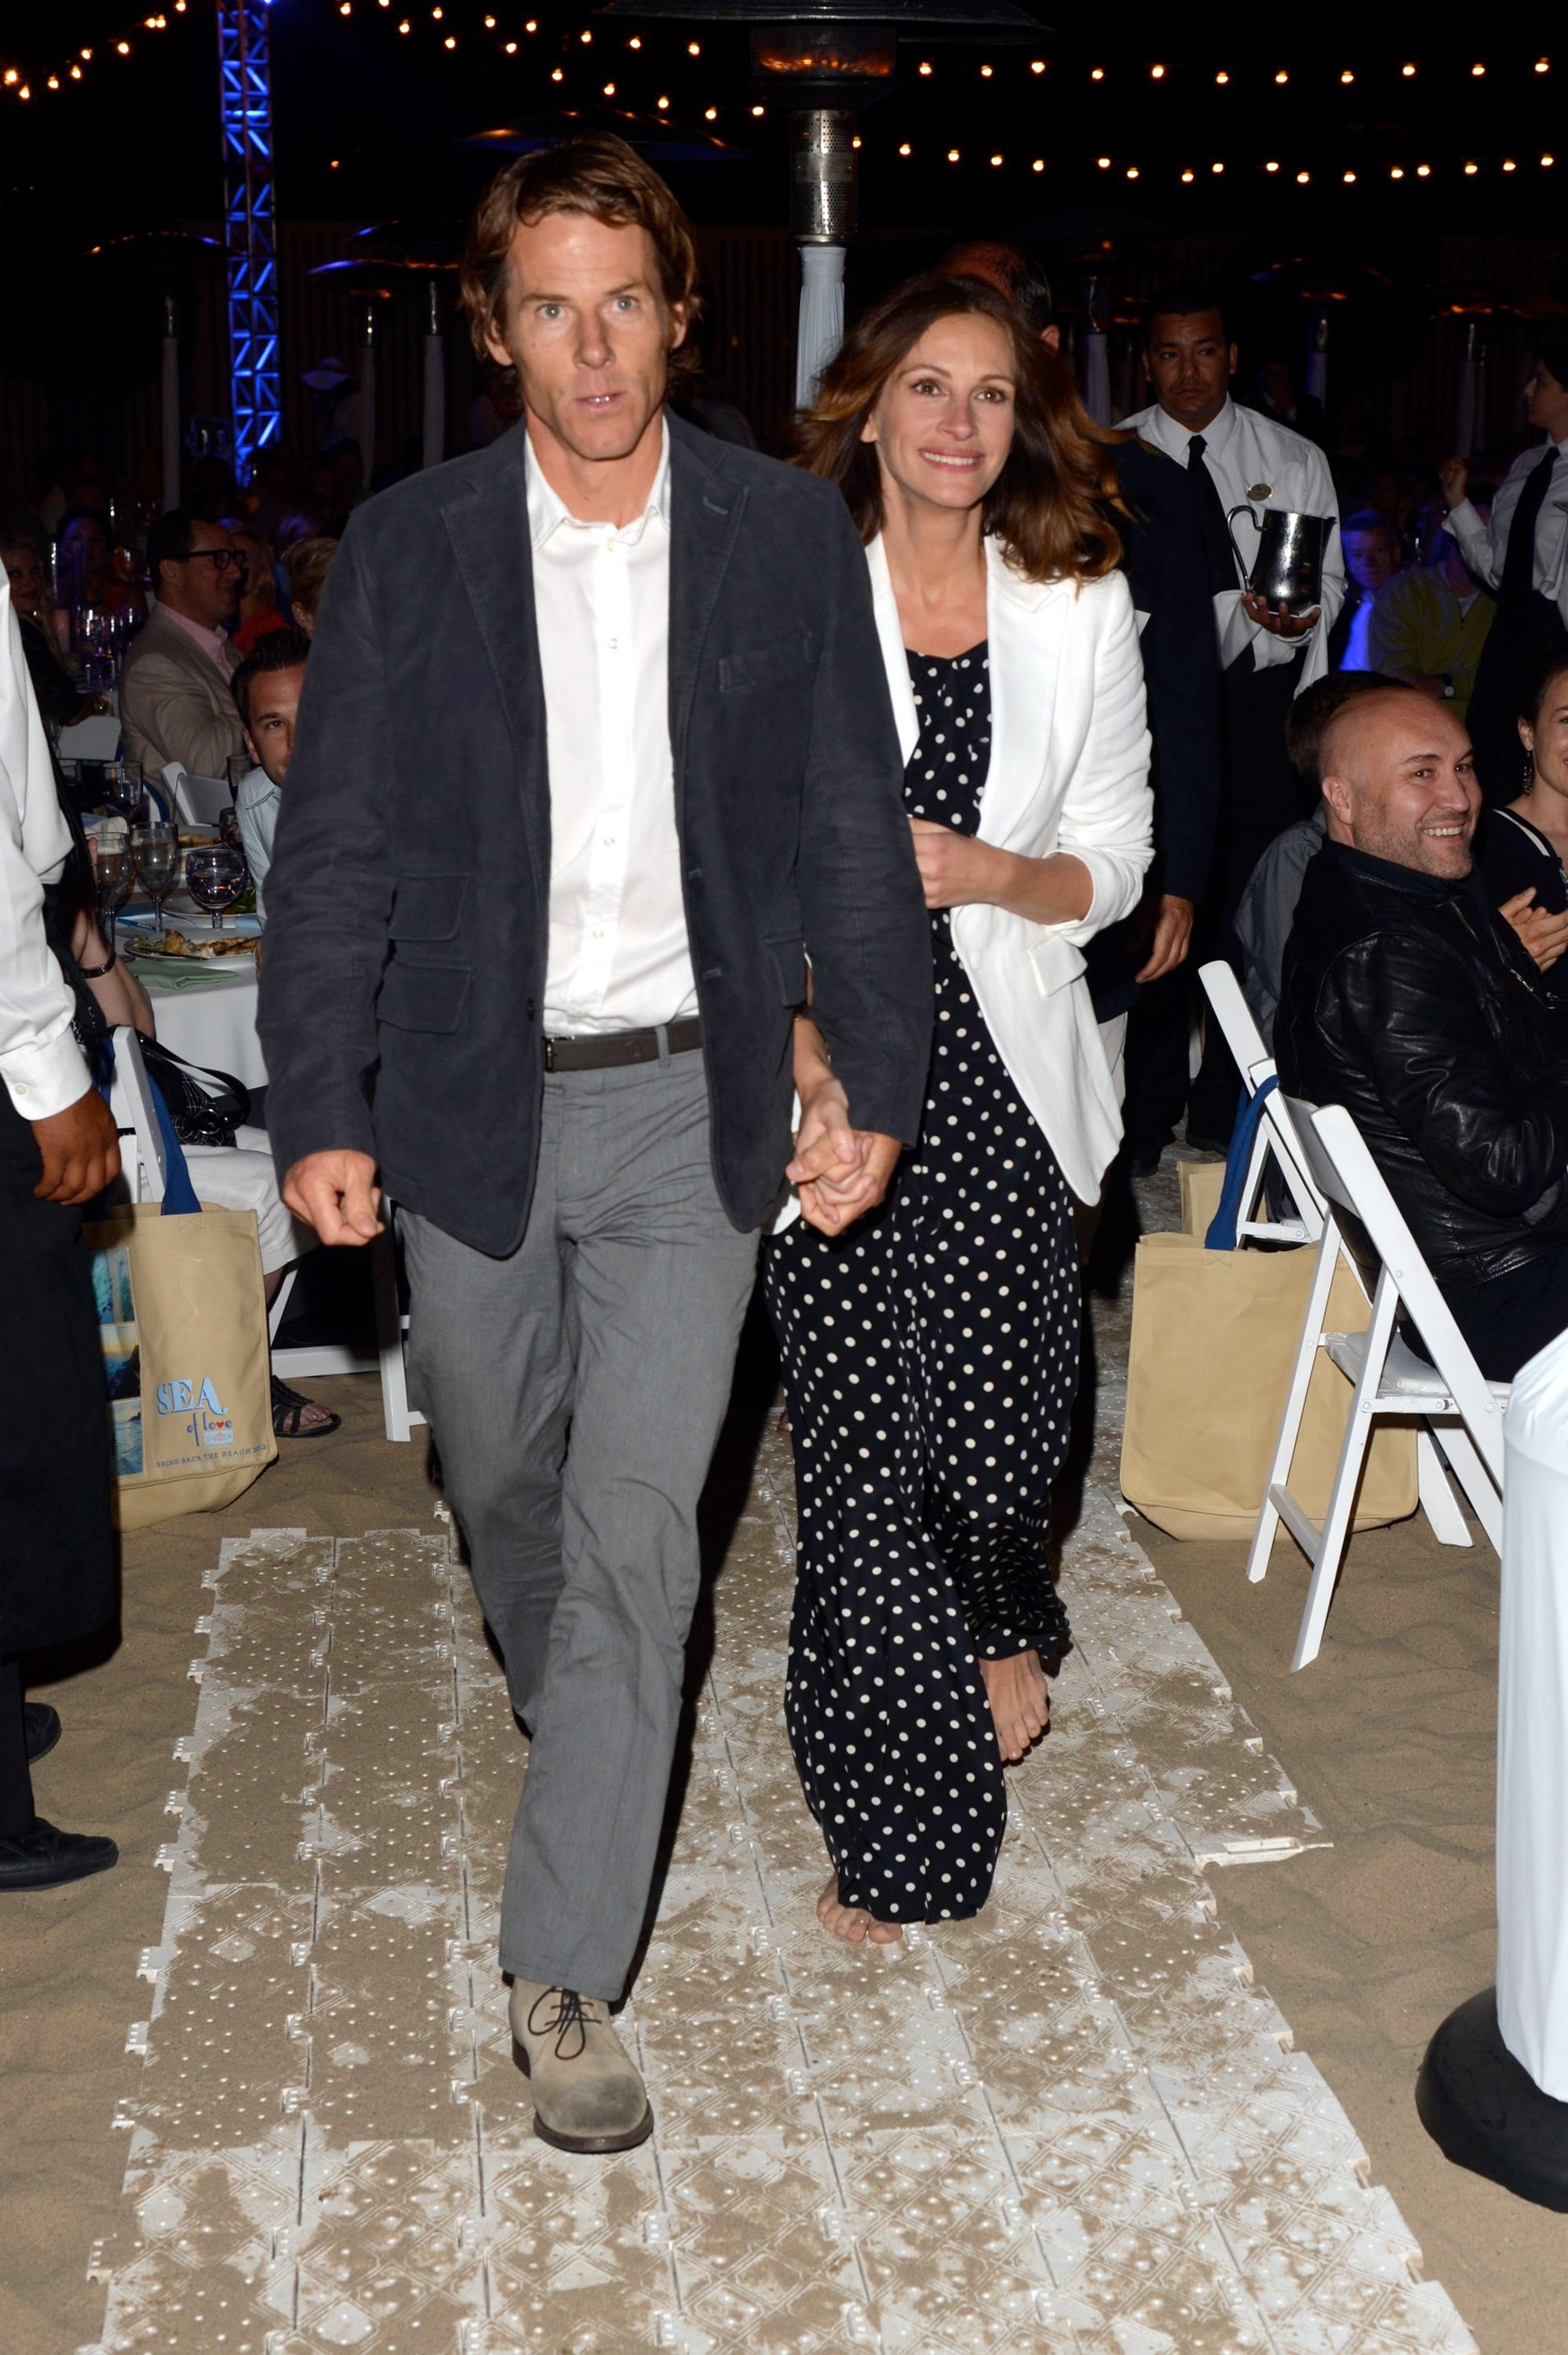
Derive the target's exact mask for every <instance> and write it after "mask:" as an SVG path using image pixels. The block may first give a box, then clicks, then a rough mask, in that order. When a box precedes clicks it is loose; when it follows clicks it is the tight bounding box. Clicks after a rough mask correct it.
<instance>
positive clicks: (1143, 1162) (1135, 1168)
mask: <svg viewBox="0 0 1568 2355" xmlns="http://www.w3.org/2000/svg"><path fill="white" fill-rule="evenodd" d="M1164 1153H1165V1147H1164V1146H1162V1145H1135V1146H1133V1148H1132V1174H1133V1176H1134V1177H1153V1175H1154V1173H1155V1171H1156V1170H1157V1169H1158V1168H1159V1167H1160V1161H1161V1160H1162V1158H1163V1157H1164Z"/></svg>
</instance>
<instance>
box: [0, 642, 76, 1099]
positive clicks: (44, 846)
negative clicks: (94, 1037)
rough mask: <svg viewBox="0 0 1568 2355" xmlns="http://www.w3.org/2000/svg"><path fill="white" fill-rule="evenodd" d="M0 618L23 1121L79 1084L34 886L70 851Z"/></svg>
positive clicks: (0, 884)
mask: <svg viewBox="0 0 1568 2355" xmlns="http://www.w3.org/2000/svg"><path fill="white" fill-rule="evenodd" d="M0 629H3V630H4V633H5V637H4V643H3V644H0V1080H3V1081H4V1082H5V1088H6V1092H7V1093H8V1094H9V1096H10V1098H11V1101H12V1103H14V1104H15V1105H16V1110H17V1111H18V1112H19V1113H20V1114H21V1115H22V1118H23V1119H24V1120H48V1119H49V1118H51V1117H52V1115H53V1114H56V1113H57V1112H64V1111H65V1109H66V1107H67V1105H68V1104H73V1103H76V1101H77V1099H78V1098H79V1096H83V1095H85V1094H86V1093H87V1088H88V1073H87V1066H86V1064H85V1063H84V1062H83V1061H82V1059H81V1050H80V1049H79V1047H78V1045H77V1043H76V1037H75V1034H74V1032H73V1031H72V1029H71V1017H72V1015H73V1014H74V1013H75V1011H76V1001H75V999H74V998H73V997H72V996H71V993H70V989H69V986H68V984H67V981H66V977H65V975H64V974H63V973H62V972H61V971H60V968H59V965H58V963H57V962H56V960H55V957H54V954H53V952H52V951H51V949H50V948H49V945H48V941H47V940H46V939H45V937H44V885H45V884H46V883H52V882H53V881H54V880H55V879H56V878H57V877H58V874H59V871H60V869H61V868H62V867H63V866H64V865H65V862H66V859H67V858H69V854H70V828H69V826H67V824H66V822H65V817H64V815H63V813H62V812H61V809H60V805H59V800H58V795H57V794H56V792H55V780H54V771H53V769H52V768H51V766H50V764H49V748H48V739H47V738H46V737H45V734H44V723H43V721H42V720H41V719H39V717H38V707H37V703H36V702H35V701H34V699H33V683H32V681H31V679H30V678H29V677H27V661H26V655H24V653H23V651H22V634H21V631H20V629H19V628H18V626H17V623H16V609H15V607H14V606H13V605H12V603H11V600H10V599H9V597H7V598H6V599H5V618H4V621H3V623H0Z"/></svg>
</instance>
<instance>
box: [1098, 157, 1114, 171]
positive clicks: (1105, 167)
mask: <svg viewBox="0 0 1568 2355" xmlns="http://www.w3.org/2000/svg"><path fill="white" fill-rule="evenodd" d="M1095 161H1096V163H1097V165H1099V167H1100V169H1101V171H1102V172H1108V171H1109V170H1110V164H1111V159H1110V157H1109V156H1108V155H1097V156H1096V157H1095Z"/></svg>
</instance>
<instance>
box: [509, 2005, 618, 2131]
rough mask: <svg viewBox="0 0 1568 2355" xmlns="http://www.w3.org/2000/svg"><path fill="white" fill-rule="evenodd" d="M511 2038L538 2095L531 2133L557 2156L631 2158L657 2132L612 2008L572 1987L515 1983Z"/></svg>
mask: <svg viewBox="0 0 1568 2355" xmlns="http://www.w3.org/2000/svg"><path fill="white" fill-rule="evenodd" d="M511 2012H512V2035H513V2041H514V2043H515V2045H516V2048H517V2053H518V2058H519V2060H520V2061H521V2062H522V2064H523V2071H524V2075H525V2076H526V2077H527V2079H528V2081H529V2083H530V2085H531V2087H532V2090H533V2094H534V2131H535V2134H536V2135H537V2136H538V2137H539V2139H540V2141H541V2142H547V2143H553V2144H554V2145H555V2147H556V2149H557V2150H581V2151H599V2150H631V2149H634V2148H635V2147H636V2146H637V2144H638V2143H640V2142H646V2141H647V2139H648V2137H649V2136H650V2135H651V2134H652V2131H653V2113H652V2110H651V2109H650V2108H649V2106H648V2094H647V2089H646V2088H645V2086H644V2085H643V2083H642V2080H641V2077H640V2076H639V2075H638V2073H637V2071H636V2070H635V2069H634V2068H633V2066H632V2064H631V2062H630V2060H629V2059H628V2057H627V2054H626V2051H625V2048H624V2047H623V2046H622V2044H621V2041H620V2037H619V2036H617V2034H616V2032H615V2030H614V2029H613V2028H611V2026H610V2024H609V2005H608V2004H607V2003H599V2002H598V2001H596V2000H595V1998H593V1997H592V1996H586V1995H574V1994H573V1993H572V1991H571V1989H570V1988H569V1987H540V1986H538V1985H537V1984H536V1982H535V1981H534V1980H532V1979H514V1980H513V1982H512V2004H511Z"/></svg>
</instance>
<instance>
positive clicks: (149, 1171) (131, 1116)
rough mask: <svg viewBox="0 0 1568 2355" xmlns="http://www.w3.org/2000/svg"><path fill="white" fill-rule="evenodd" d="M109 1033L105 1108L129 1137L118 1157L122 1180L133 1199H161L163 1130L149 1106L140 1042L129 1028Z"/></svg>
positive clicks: (162, 1196)
mask: <svg viewBox="0 0 1568 2355" xmlns="http://www.w3.org/2000/svg"><path fill="white" fill-rule="evenodd" d="M112 1036H113V1044H114V1077H113V1080H112V1082H111V1085H110V1090H109V1109H110V1111H111V1113H112V1114H113V1115H114V1125H115V1127H116V1128H117V1129H118V1130H119V1131H120V1133H121V1135H122V1136H126V1135H128V1136H130V1137H131V1138H132V1147H133V1149H132V1152H130V1153H123V1154H122V1156H121V1159H122V1163H123V1165H124V1169H125V1181H126V1184H127V1186H128V1188H130V1194H131V1199H132V1201H133V1202H161V1201H162V1200H163V1199H164V1182H165V1175H166V1165H165V1160H164V1132H163V1130H162V1128H161V1127H160V1126H159V1124H158V1115H157V1114H156V1112H155V1111H154V1107H153V1098H152V1095H151V1092H150V1091H149V1086H148V1080H147V1067H146V1065H145V1064H144V1063H143V1060H142V1042H141V1040H140V1039H138V1038H137V1036H136V1033H135V1031H134V1030H132V1029H130V1028H119V1029H116V1030H115V1031H114V1032H113V1034H112Z"/></svg>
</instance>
